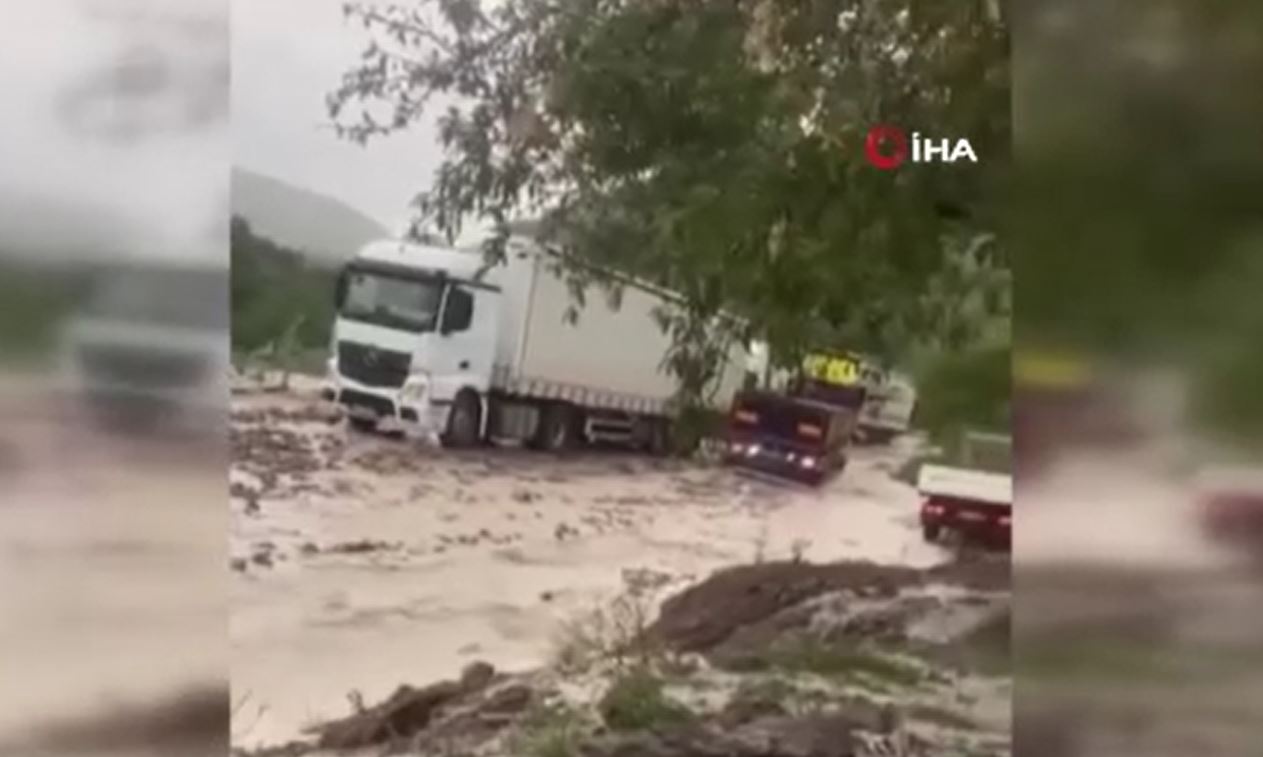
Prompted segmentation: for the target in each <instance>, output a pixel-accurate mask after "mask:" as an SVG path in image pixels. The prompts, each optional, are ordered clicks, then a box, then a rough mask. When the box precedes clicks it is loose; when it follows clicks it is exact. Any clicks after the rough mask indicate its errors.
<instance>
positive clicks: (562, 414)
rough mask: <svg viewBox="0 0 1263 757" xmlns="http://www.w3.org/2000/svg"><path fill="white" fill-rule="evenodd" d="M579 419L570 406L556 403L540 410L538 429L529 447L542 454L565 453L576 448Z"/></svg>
mask: <svg viewBox="0 0 1263 757" xmlns="http://www.w3.org/2000/svg"><path fill="white" fill-rule="evenodd" d="M578 443H579V417H578V413H577V412H576V411H575V409H574V408H572V407H571V406H570V405H567V404H564V403H561V402H558V403H555V404H551V405H547V406H546V407H544V408H542V409H541V410H540V417H539V428H537V429H536V430H535V437H534V438H533V439H532V440H531V447H533V448H534V449H538V450H543V451H544V452H554V453H560V452H567V451H569V450H572V449H574V448H575V447H576V446H578Z"/></svg>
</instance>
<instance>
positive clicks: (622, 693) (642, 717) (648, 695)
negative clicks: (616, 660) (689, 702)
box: [598, 667, 692, 731]
mask: <svg viewBox="0 0 1263 757" xmlns="http://www.w3.org/2000/svg"><path fill="white" fill-rule="evenodd" d="M665 689H666V686H665V683H664V682H663V680H662V679H661V678H659V677H658V676H656V675H654V674H653V672H651V671H649V670H647V669H645V668H643V667H641V668H633V669H631V670H629V671H627V672H626V673H624V674H622V675H621V676H619V677H618V678H617V679H615V680H614V683H613V684H612V685H611V686H610V688H609V690H608V691H606V692H605V696H603V697H602V698H601V701H600V703H599V704H598V710H599V711H600V713H601V717H602V719H604V721H605V724H606V725H607V726H609V727H610V728H612V729H614V730H616V731H634V730H639V729H642V728H652V727H654V726H659V725H665V724H670V723H680V722H684V721H686V720H688V719H689V718H690V717H691V715H692V714H691V713H690V712H689V711H688V710H687V709H686V708H685V707H684V706H683V705H681V704H679V703H677V702H674V701H672V700H671V698H670V697H668V696H667V695H666V690H665Z"/></svg>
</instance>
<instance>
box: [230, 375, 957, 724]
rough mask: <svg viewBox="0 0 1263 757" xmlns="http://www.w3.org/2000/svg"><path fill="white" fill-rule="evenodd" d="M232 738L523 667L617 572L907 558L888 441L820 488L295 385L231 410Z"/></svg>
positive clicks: (907, 530)
mask: <svg viewBox="0 0 1263 757" xmlns="http://www.w3.org/2000/svg"><path fill="white" fill-rule="evenodd" d="M232 445H233V464H232V472H231V479H232V493H233V496H232V498H231V509H232V512H231V545H230V549H231V552H232V554H231V561H232V567H233V570H234V581H233V586H232V592H231V593H232V596H231V607H232V617H231V629H230V635H231V643H232V650H231V659H232V681H233V702H234V733H233V741H234V743H235V744H237V745H240V746H243V747H249V746H253V745H260V744H275V743H278V742H284V741H286V740H288V739H292V738H294V737H296V736H297V735H298V734H299V733H300V732H301V730H302V729H303V728H304V727H306V726H309V725H311V724H313V723H315V722H317V721H320V720H322V719H326V718H329V717H331V716H336V715H341V714H343V713H345V712H346V711H347V709H348V706H349V705H348V697H349V696H362V698H363V699H364V700H366V701H376V700H378V699H380V698H381V697H383V696H385V695H386V694H388V693H389V692H390V691H391V690H393V689H394V687H396V686H397V685H399V684H400V683H401V682H403V681H419V682H424V681H429V680H437V679H440V678H444V677H449V676H452V675H454V674H456V673H458V672H459V671H460V669H461V668H462V666H463V665H465V664H467V663H469V662H470V661H472V660H486V661H489V662H490V663H492V664H494V665H496V666H497V668H499V669H503V670H509V671H512V670H522V669H528V668H532V667H535V666H538V665H540V664H543V663H545V662H546V661H547V660H548V659H549V658H550V656H551V655H552V654H553V653H554V650H555V648H556V640H557V633H558V628H559V626H560V625H561V624H562V623H563V622H564V621H565V620H566V619H568V618H572V617H574V616H575V615H576V614H577V613H582V612H585V611H589V610H591V609H592V608H593V607H595V606H597V605H598V604H600V603H601V602H604V601H607V600H609V599H610V598H612V597H614V596H617V595H618V594H619V593H620V591H622V590H623V587H624V586H625V585H626V583H627V581H628V580H629V576H638V577H639V579H638V580H641V581H643V580H644V577H645V576H650V577H651V580H652V581H653V582H655V583H656V584H658V585H660V586H662V587H666V588H667V589H669V588H671V587H673V586H677V585H678V586H679V587H681V588H682V587H683V586H686V585H688V584H690V583H692V582H695V581H697V580H700V579H701V578H704V577H705V576H706V575H708V574H709V573H710V572H712V571H714V570H715V569H717V568H720V567H723V566H727V565H732V564H737V563H749V562H752V561H756V560H758V559H768V560H773V559H787V558H790V557H791V556H801V557H802V558H803V559H805V560H811V561H830V560H837V559H868V560H873V561H877V562H882V563H887V564H905V565H909V566H914V567H926V566H930V565H933V564H936V563H940V562H943V561H944V560H945V559H947V553H946V552H945V551H944V550H943V549H941V548H939V547H936V546H933V545H929V544H926V543H924V542H923V541H922V539H921V536H920V531H919V527H918V525H917V505H918V501H917V497H916V493H915V491H914V490H913V489H912V487H910V486H908V485H906V484H903V483H900V482H898V481H896V480H895V479H894V478H892V477H891V475H890V474H891V472H892V471H893V470H894V469H895V468H897V467H898V465H899V464H900V463H901V462H902V461H903V459H905V458H906V457H907V456H908V455H909V454H910V450H911V447H910V445H908V444H903V445H899V444H897V445H895V446H893V447H886V448H865V449H859V450H856V451H855V454H854V455H853V457H852V460H851V462H850V464H849V466H848V468H847V469H846V471H845V472H844V473H843V475H841V476H840V477H839V478H837V479H835V480H834V481H832V482H831V483H829V484H826V485H825V486H824V487H822V488H821V489H818V490H815V489H807V488H800V487H795V486H792V485H788V484H780V483H776V482H771V481H764V480H758V479H753V478H750V477H747V476H745V475H742V474H739V473H735V472H733V471H730V470H727V469H724V468H719V467H706V466H700V465H695V464H688V463H683V462H676V461H662V460H654V459H649V458H644V457H639V456H635V455H628V454H619V453H588V454H583V455H579V456H574V457H568V458H565V459H559V458H555V457H552V456H548V455H543V454H538V453H529V452H525V451H519V450H512V449H487V450H480V451H477V452H472V453H459V454H458V453H453V452H447V451H443V450H441V449H438V448H436V447H433V446H431V445H428V444H426V443H424V442H421V441H416V440H401V439H390V438H384V437H378V436H367V435H363V434H358V433H356V432H353V431H349V430H348V429H347V428H346V427H345V425H344V424H342V423H339V422H336V421H335V420H334V419H332V418H331V417H330V416H329V415H328V413H327V412H323V411H322V409H321V408H320V406H319V404H318V402H316V400H315V399H314V396H313V395H311V394H310V393H309V392H289V393H284V394H244V395H239V396H237V397H235V398H234V409H233V418H232Z"/></svg>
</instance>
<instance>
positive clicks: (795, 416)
mask: <svg viewBox="0 0 1263 757" xmlns="http://www.w3.org/2000/svg"><path fill="white" fill-rule="evenodd" d="M854 428H855V413H854V411H852V410H848V409H846V408H842V407H839V406H837V405H831V404H828V403H824V402H819V401H817V400H811V399H807V398H805V397H793V396H786V395H783V394H777V393H774V392H769V391H761V390H756V391H746V392H741V393H739V394H738V395H737V396H736V397H735V398H734V400H733V403H732V411H731V413H730V415H729V425H728V434H727V440H726V441H727V449H726V452H725V459H726V461H727V462H728V463H729V464H730V465H737V466H741V467H745V468H750V469H754V470H759V471H763V472H767V473H772V474H775V475H779V476H784V477H788V478H792V479H795V480H798V481H803V482H806V483H812V484H819V483H821V482H823V481H824V480H825V479H826V478H828V477H829V476H830V475H832V474H834V473H836V472H838V471H840V470H842V469H843V468H844V467H845V466H846V460H847V450H848V447H849V441H850V438H851V433H852V432H853V431H854Z"/></svg>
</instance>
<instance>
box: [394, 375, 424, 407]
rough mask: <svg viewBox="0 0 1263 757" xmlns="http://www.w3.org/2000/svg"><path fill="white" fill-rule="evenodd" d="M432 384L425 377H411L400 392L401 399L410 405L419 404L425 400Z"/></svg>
mask: <svg viewBox="0 0 1263 757" xmlns="http://www.w3.org/2000/svg"><path fill="white" fill-rule="evenodd" d="M429 386H430V382H429V379H427V378H426V377H424V376H410V377H409V378H408V382H407V383H406V384H404V385H403V389H402V390H400V392H399V399H400V400H402V401H404V402H408V403H417V402H420V401H421V400H423V399H425V393H426V390H427V389H429Z"/></svg>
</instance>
